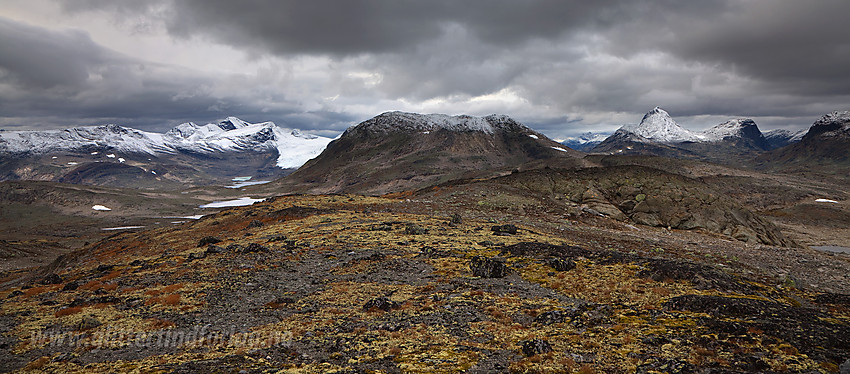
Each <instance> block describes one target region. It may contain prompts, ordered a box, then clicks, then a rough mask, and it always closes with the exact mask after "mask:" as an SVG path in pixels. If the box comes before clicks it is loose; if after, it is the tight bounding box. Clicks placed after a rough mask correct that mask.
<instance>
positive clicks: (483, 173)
mask: <svg viewBox="0 0 850 374" xmlns="http://www.w3.org/2000/svg"><path fill="white" fill-rule="evenodd" d="M582 156H584V155H583V154H582V153H580V152H577V151H575V150H572V149H569V148H567V147H564V146H563V145H561V144H560V143H558V142H555V141H554V140H551V139H549V138H548V137H546V136H545V135H543V134H541V133H539V132H536V131H534V130H532V129H530V128H528V127H527V126H525V125H523V124H521V123H519V122H517V121H514V120H513V119H511V118H510V117H508V116H504V115H490V116H486V117H472V116H448V115H444V114H416V113H403V112H387V113H383V114H380V115H378V116H376V117H374V118H371V119H369V120H366V121H363V122H361V123H360V124H358V125H356V126H352V127H349V128H348V129H347V130H345V132H344V133H343V134H342V135H341V136H340V137H339V138H338V139H336V140H334V141H333V142H332V143H330V144H329V145H328V147H327V148H326V149H325V151H324V152H322V154H321V155H319V156H318V157H316V158H314V159H312V160H310V161H308V162H307V163H306V164H304V166H302V167H301V168H299V169H298V170H297V171H296V172H295V173H293V174H292V175H289V176H287V177H286V178H283V179H281V180H280V181H279V182H280V184H279V185H275V186H278V187H277V188H279V189H284V190H287V191H297V192H309V193H342V192H345V193H348V192H356V193H367V194H377V195H380V194H384V193H388V192H399V191H410V190H416V189H418V188H423V187H426V186H431V185H434V184H438V183H443V182H447V181H449V180H452V179H459V178H483V177H491V176H494V175H504V174H509V173H510V172H511V171H512V170H515V169H517V168H519V167H523V166H526V165H528V164H530V163H539V164H546V165H549V166H552V167H556V166H561V167H568V166H570V167H571V166H575V165H579V164H581V165H584V163H583V161H582V160H581V157H582Z"/></svg>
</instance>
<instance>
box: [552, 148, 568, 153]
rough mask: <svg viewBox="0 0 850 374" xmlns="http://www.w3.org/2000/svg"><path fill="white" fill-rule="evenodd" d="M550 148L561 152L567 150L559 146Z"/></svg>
mask: <svg viewBox="0 0 850 374" xmlns="http://www.w3.org/2000/svg"><path fill="white" fill-rule="evenodd" d="M552 149H554V150H556V151H561V152H569V151H568V150H566V149H563V148H561V147H552Z"/></svg>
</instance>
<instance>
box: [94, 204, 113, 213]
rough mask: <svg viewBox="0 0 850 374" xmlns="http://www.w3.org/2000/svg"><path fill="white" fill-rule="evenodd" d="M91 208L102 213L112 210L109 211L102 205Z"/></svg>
mask: <svg viewBox="0 0 850 374" xmlns="http://www.w3.org/2000/svg"><path fill="white" fill-rule="evenodd" d="M91 208H92V209H94V210H99V211H104V212H106V211H110V210H112V209H109V208H107V207H105V206H103V205H95V206H92V207H91Z"/></svg>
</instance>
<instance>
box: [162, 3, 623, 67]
mask: <svg viewBox="0 0 850 374" xmlns="http://www.w3.org/2000/svg"><path fill="white" fill-rule="evenodd" d="M612 3H617V2H613V1H594V2H587V1H558V0H529V1H522V2H519V1H512V0H468V1H454V0H433V1H409V0H392V1H378V0H347V1H333V0H314V1H277V0H254V1H239V2H234V1H228V0H188V1H179V2H175V6H174V13H173V14H172V16H171V17H169V20H168V28H169V30H170V31H171V32H172V33H174V34H175V35H181V36H195V35H199V34H204V35H208V36H211V37H213V38H215V39H217V40H220V41H223V42H226V43H229V44H232V45H234V46H239V47H251V46H253V47H256V48H258V49H260V50H265V51H271V52H273V53H278V54H296V53H325V54H331V55H349V54H361V53H380V52H388V51H399V50H407V49H409V48H411V47H414V46H416V45H417V44H419V43H422V42H425V41H428V40H433V39H436V38H439V37H440V36H442V35H443V33H444V31H445V28H446V26H447V25H450V24H460V25H463V26H464V27H465V28H467V30H468V31H470V32H472V33H474V34H475V35H476V36H477V37H478V38H479V40H481V41H484V42H488V43H493V44H500V45H504V44H513V43H518V42H522V41H525V40H527V39H528V38H533V37H543V38H550V37H556V36H558V35H560V34H561V33H563V32H564V31H565V30H569V29H572V28H576V27H580V26H582V25H585V24H588V23H593V22H596V21H600V20H604V19H605V18H610V17H611V15H612V14H615V13H617V12H615V10H616V8H610V7H606V6H607V5H610V4H612Z"/></svg>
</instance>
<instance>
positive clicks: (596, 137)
mask: <svg viewBox="0 0 850 374" xmlns="http://www.w3.org/2000/svg"><path fill="white" fill-rule="evenodd" d="M609 136H611V133H594V132H586V133H582V134H580V135H579V136H571V137H568V138H566V139H564V140H563V141H561V144H563V145H565V146H567V147H570V148H572V149H575V150H577V151H589V150H591V149H593V147H595V146H596V145H598V144H599V143H602V142H603V141H604V140H605V139H607V138H608V137H609Z"/></svg>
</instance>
